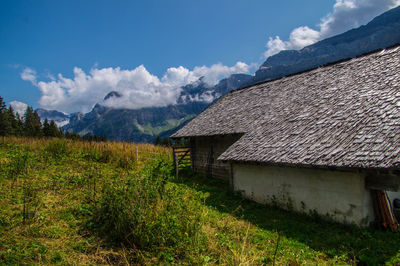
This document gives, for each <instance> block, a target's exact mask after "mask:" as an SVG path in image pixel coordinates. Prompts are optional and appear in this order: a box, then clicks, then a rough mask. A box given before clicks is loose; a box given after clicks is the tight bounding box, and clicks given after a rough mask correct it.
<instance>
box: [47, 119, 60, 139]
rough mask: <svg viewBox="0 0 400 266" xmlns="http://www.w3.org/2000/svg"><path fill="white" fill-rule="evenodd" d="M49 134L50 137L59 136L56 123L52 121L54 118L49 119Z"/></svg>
mask: <svg viewBox="0 0 400 266" xmlns="http://www.w3.org/2000/svg"><path fill="white" fill-rule="evenodd" d="M49 136H50V137H57V138H59V137H61V135H60V131H59V129H58V127H57V125H56V123H55V122H54V120H51V121H50V125H49Z"/></svg>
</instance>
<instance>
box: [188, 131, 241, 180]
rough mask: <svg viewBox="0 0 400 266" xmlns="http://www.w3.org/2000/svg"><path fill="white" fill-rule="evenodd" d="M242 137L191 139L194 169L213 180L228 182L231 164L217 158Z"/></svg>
mask: <svg viewBox="0 0 400 266" xmlns="http://www.w3.org/2000/svg"><path fill="white" fill-rule="evenodd" d="M240 137H241V135H238V134H235V135H223V136H211V137H194V138H190V148H191V156H192V168H193V170H194V171H195V172H198V173H201V174H205V175H208V176H210V177H213V178H218V179H224V180H228V179H229V177H230V173H231V167H230V165H229V163H225V162H221V161H218V160H217V158H218V157H219V156H220V155H221V154H222V153H223V152H224V151H225V150H226V149H228V148H229V146H231V145H232V144H233V143H235V142H236V141H237V140H238V139H239V138H240Z"/></svg>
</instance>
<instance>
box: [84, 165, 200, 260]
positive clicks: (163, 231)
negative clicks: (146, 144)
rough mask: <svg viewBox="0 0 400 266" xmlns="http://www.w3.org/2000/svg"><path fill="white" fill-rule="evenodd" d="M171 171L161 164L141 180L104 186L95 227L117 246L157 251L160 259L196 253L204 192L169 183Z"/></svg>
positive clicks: (139, 177) (94, 217)
mask: <svg viewBox="0 0 400 266" xmlns="http://www.w3.org/2000/svg"><path fill="white" fill-rule="evenodd" d="M171 170H172V169H171V166H169V165H168V164H166V163H164V162H163V161H161V160H157V161H156V162H154V163H153V164H149V165H148V166H146V167H145V168H144V169H143V170H142V171H141V172H140V174H139V175H137V176H130V177H128V178H126V179H125V180H122V181H121V180H118V182H110V183H107V184H105V185H104V187H103V191H102V193H101V196H100V197H99V198H98V202H97V203H96V204H95V205H93V211H92V217H91V219H90V221H89V223H90V224H91V228H92V229H94V230H95V231H97V233H99V234H100V235H101V236H105V237H106V238H107V239H108V240H109V241H110V242H112V243H114V244H117V245H124V246H125V247H132V248H138V249H140V250H145V251H150V252H158V253H159V254H162V256H163V257H162V258H161V259H167V260H170V259H171V258H172V257H173V258H182V257H186V256H187V255H189V254H195V253H198V252H199V251H200V249H201V247H202V242H203V237H202V236H201V235H200V233H199V232H200V228H201V226H202V222H203V215H202V208H201V199H202V197H203V196H202V195H203V194H201V193H199V192H197V193H194V192H188V191H187V189H183V188H180V187H179V186H177V185H173V184H167V182H166V181H167V179H168V178H170V177H171Z"/></svg>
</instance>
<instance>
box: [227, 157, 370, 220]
mask: <svg viewBox="0 0 400 266" xmlns="http://www.w3.org/2000/svg"><path fill="white" fill-rule="evenodd" d="M364 180H365V179H364V176H363V175H362V174H359V173H356V172H342V171H329V170H320V169H306V168H288V167H277V166H257V165H244V164H233V185H234V190H236V191H242V194H243V196H244V197H246V198H248V199H251V200H254V201H256V202H260V203H267V204H274V203H276V204H278V205H279V206H280V207H283V208H286V209H292V208H293V210H295V211H300V212H306V213H309V211H310V210H311V211H314V210H315V211H317V212H318V213H319V214H320V215H325V214H328V215H330V216H331V217H332V218H333V219H334V220H336V221H339V222H348V223H356V224H358V225H367V224H368V223H369V222H370V221H372V220H373V217H374V213H373V206H372V201H371V196H370V192H369V190H367V189H365V184H364Z"/></svg>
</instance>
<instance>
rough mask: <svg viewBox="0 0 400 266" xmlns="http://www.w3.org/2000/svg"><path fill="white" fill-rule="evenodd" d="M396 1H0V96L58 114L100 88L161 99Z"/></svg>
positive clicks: (134, 99) (84, 104)
mask: <svg viewBox="0 0 400 266" xmlns="http://www.w3.org/2000/svg"><path fill="white" fill-rule="evenodd" d="M396 5H398V3H397V1H396V0H375V1H372V0H324V1H321V0H305V1H297V0H291V1H289V0H286V1H285V0H281V1H266V0H264V1H261V0H231V1H226V0H213V1H209V0H203V1H189V0H158V1H155V0H146V1H116V0H114V1H94V0H93V1H92V0H87V1H61V0H60V1H40V0H34V1H33V0H32V1H18V0H12V1H11V0H10V1H7V0H3V1H1V2H0V96H2V97H3V98H4V99H5V100H6V102H11V101H20V102H24V103H27V104H29V105H31V106H34V107H40V106H41V107H44V108H48V109H58V110H61V111H65V112H75V111H84V112H86V111H88V110H90V108H91V106H92V105H93V104H94V103H95V102H96V101H99V100H101V99H102V97H104V95H105V93H106V92H107V91H110V90H121V91H122V92H125V93H126V94H127V95H129V97H127V100H126V107H127V108H140V107H143V106H151V105H154V106H157V105H165V104H170V103H173V102H174V99H175V100H176V95H177V93H179V87H180V86H181V85H184V84H185V83H190V82H193V81H195V80H196V79H197V78H198V77H199V76H200V75H205V76H207V77H209V78H208V80H209V83H210V84H212V83H216V82H217V80H218V79H220V78H222V77H225V76H227V75H229V74H232V73H239V72H246V73H250V74H251V73H253V72H254V71H255V70H256V68H257V67H258V66H259V65H260V64H261V63H262V62H263V61H264V60H265V58H266V56H268V55H271V54H274V53H276V52H278V51H279V50H282V49H299V48H301V47H302V46H304V45H306V44H310V43H312V42H315V41H318V40H319V39H322V38H325V37H329V36H331V35H333V34H337V33H340V32H343V31H345V30H347V29H350V28H352V27H354V26H359V25H361V24H364V23H366V22H368V21H369V20H370V19H371V18H373V17H374V16H376V15H377V14H379V13H382V12H384V11H386V10H387V9H389V8H390V7H393V6H396ZM346 12H347V13H346ZM349 14H352V16H354V18H351V16H348V15H349ZM341 16H342V17H345V18H346V19H344V20H343V19H340V18H341ZM332 21H333V22H332ZM324 27H325V28H324ZM276 36H279V37H278V38H277V37H276ZM266 45H267V46H268V47H266ZM238 62H239V63H238ZM196 67H197V68H196ZM157 95H158V96H157ZM142 103H143V104H142Z"/></svg>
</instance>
